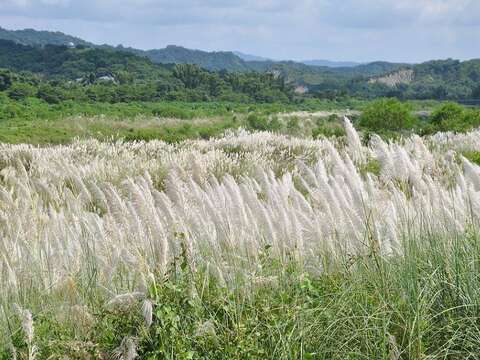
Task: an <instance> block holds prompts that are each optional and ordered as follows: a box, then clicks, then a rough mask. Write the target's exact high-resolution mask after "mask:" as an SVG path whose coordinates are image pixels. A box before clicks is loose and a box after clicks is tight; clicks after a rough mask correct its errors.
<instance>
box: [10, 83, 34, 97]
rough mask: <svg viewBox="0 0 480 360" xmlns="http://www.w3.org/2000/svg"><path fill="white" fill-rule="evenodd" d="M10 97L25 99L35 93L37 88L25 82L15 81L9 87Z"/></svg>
mask: <svg viewBox="0 0 480 360" xmlns="http://www.w3.org/2000/svg"><path fill="white" fill-rule="evenodd" d="M7 94H8V97H9V98H10V99H12V100H24V99H26V98H28V97H33V96H34V95H35V88H34V87H33V86H32V85H29V84H24V83H15V84H13V85H12V86H11V87H10V89H8V92H7Z"/></svg>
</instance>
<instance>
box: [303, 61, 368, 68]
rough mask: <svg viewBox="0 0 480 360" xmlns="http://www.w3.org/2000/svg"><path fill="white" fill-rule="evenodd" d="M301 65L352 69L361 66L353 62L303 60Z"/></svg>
mask: <svg viewBox="0 0 480 360" xmlns="http://www.w3.org/2000/svg"><path fill="white" fill-rule="evenodd" d="M301 63H302V64H305V65H310V66H326V67H333V68H336V67H353V66H358V65H361V64H362V63H359V62H354V61H330V60H304V61H301Z"/></svg>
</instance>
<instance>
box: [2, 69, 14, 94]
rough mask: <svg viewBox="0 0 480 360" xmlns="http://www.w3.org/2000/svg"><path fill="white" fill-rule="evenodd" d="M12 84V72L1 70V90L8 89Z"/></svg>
mask: <svg viewBox="0 0 480 360" xmlns="http://www.w3.org/2000/svg"><path fill="white" fill-rule="evenodd" d="M11 85H12V77H11V75H10V72H8V71H1V72H0V91H5V90H7V89H8V88H9V87H10V86H11Z"/></svg>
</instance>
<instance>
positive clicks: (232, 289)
mask: <svg viewBox="0 0 480 360" xmlns="http://www.w3.org/2000/svg"><path fill="white" fill-rule="evenodd" d="M404 247H405V254H404V256H392V257H382V256H380V255H379V254H378V253H376V251H375V247H372V251H371V253H370V254H367V255H365V256H357V257H352V258H350V259H345V262H343V263H341V264H338V265H337V266H333V267H331V268H330V269H329V270H328V271H326V272H324V273H323V274H322V275H319V276H312V275H310V276H309V275H307V274H306V273H305V272H304V271H302V269H300V268H298V267H296V266H295V265H293V263H292V264H291V265H290V266H289V267H287V268H284V267H282V266H280V265H279V264H277V262H276V261H275V260H274V259H272V258H271V257H270V256H269V251H268V249H265V252H264V254H263V259H264V261H263V263H262V264H261V270H259V272H258V274H252V276H249V277H239V278H237V279H235V281H229V282H227V284H220V283H219V282H218V281H215V280H213V278H212V277H209V276H207V275H206V272H205V271H197V273H196V275H193V273H192V272H191V271H190V270H189V267H188V266H187V262H186V261H183V260H182V259H181V258H179V259H178V263H177V264H176V265H175V266H172V268H171V271H170V272H169V274H168V276H167V277H166V278H162V279H159V278H154V277H153V276H152V277H151V278H150V279H149V280H148V292H147V294H148V298H140V297H138V294H135V293H132V294H128V295H124V296H123V297H121V296H120V297H117V298H114V299H113V300H110V302H107V301H106V300H107V299H105V297H104V296H105V294H102V291H99V289H92V288H89V287H88V284H85V283H78V282H77V279H72V283H71V284H70V287H69V288H68V291H65V292H64V293H63V294H61V295H62V296H63V297H64V298H68V296H70V295H71V296H72V297H74V296H75V297H76V296H78V294H81V295H82V296H83V297H84V298H85V301H86V303H88V308H87V309H79V310H78V313H77V316H75V318H67V319H66V318H65V317H64V316H62V313H61V312H59V311H58V309H56V310H55V311H53V310H52V308H51V304H52V300H53V299H47V298H39V299H36V301H35V302H34V303H31V304H30V307H31V309H32V315H33V327H34V334H33V337H32V338H31V343H30V342H29V340H28V336H26V335H25V331H22V326H21V323H20V320H18V319H11V323H10V325H9V327H10V329H9V330H10V331H11V335H12V338H13V344H12V345H13V346H14V347H15V349H16V352H17V356H18V357H19V358H27V354H28V352H29V351H31V349H32V347H33V346H35V348H36V352H37V354H38V357H37V358H38V359H57V358H78V359H84V358H92V359H93V358H103V359H107V358H111V356H112V354H117V356H120V357H119V358H122V359H133V358H134V356H135V354H141V358H145V359H156V358H158V359H259V358H268V359H274V358H275V359H427V358H431V359H437V358H442V359H474V358H476V357H477V355H478V353H477V350H478V348H479V346H480V336H479V325H480V318H479V316H480V307H479V302H478V299H479V295H480V294H479V291H480V277H479V275H478V274H479V273H480V272H479V270H480V269H479V267H480V237H479V234H478V233H477V232H476V231H473V230H472V231H469V232H467V233H465V234H461V235H458V237H453V238H452V237H448V238H440V237H433V236H432V237H430V236H428V235H425V236H424V237H423V238H421V239H420V238H417V239H416V238H408V237H407V238H406V239H404ZM328 261H329V260H328V256H326V257H325V264H326V263H328ZM317 265H318V267H319V268H320V267H321V266H322V265H321V264H317ZM69 292H75V293H76V294H75V295H74V294H69ZM30 301H33V300H32V298H30ZM57 301H58V299H57ZM53 303H54V302H53ZM43 304H49V305H43ZM3 306H6V304H3ZM24 325H25V322H24ZM0 354H2V356H1V358H3V359H9V358H11V356H12V353H11V352H10V350H9V349H6V348H4V349H3V350H2V351H1V352H0Z"/></svg>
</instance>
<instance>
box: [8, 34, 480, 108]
mask: <svg viewBox="0 0 480 360" xmlns="http://www.w3.org/2000/svg"><path fill="white" fill-rule="evenodd" d="M2 37H3V38H8V39H9V40H10V41H6V40H2V41H1V42H0V67H3V68H9V69H12V70H16V71H31V72H34V73H41V74H43V75H44V76H47V77H52V76H60V77H64V78H67V79H78V78H82V77H85V76H86V74H89V73H93V74H94V75H95V76H100V77H101V76H104V75H106V76H108V75H113V74H114V75H115V77H116V79H117V80H118V81H121V79H123V78H131V79H134V80H135V81H138V80H139V79H140V80H141V79H147V78H152V79H156V78H159V77H162V76H166V74H169V73H171V71H172V68H173V66H174V64H195V65H198V66H199V67H201V68H204V69H207V70H210V71H219V70H226V71H228V72H235V73H243V74H248V73H249V72H252V71H255V72H260V73H266V74H272V75H273V76H274V77H278V78H281V79H284V80H285V81H286V82H287V83H288V84H290V85H292V86H298V87H299V89H301V91H302V92H304V91H305V90H306V91H307V94H306V95H305V96H313V97H321V98H323V97H327V98H335V97H338V96H345V95H350V96H356V97H362V98H374V97H379V96H395V97H398V98H401V99H451V100H464V99H478V98H480V60H470V61H463V62H462V61H458V60H452V59H448V60H435V61H429V62H425V63H422V64H414V65H412V64H401V63H390V62H380V61H379V62H373V63H369V64H362V65H358V66H353V67H337V68H329V67H321V66H309V65H305V64H302V63H298V62H293V61H282V62H275V61H269V60H264V61H246V60H243V59H241V58H240V57H239V56H237V55H235V54H234V53H232V52H206V51H201V50H190V49H186V48H183V47H180V46H173V45H171V46H167V47H166V48H165V49H158V50H148V51H144V50H138V49H134V48H124V47H121V46H119V47H112V46H108V45H101V46H97V45H93V44H91V43H88V42H85V41H83V40H81V39H78V38H74V37H71V36H69V35H65V34H62V33H52V32H46V31H35V30H21V31H8V30H4V29H0V39H1V38H2ZM12 41H13V42H12ZM51 43H54V44H62V46H52V45H50V44H51ZM71 43H73V46H72V44H71ZM25 44H29V45H30V46H27V45H25ZM102 74H103V75H102ZM253 77H254V76H253Z"/></svg>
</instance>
